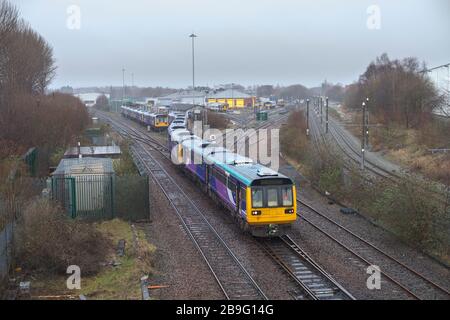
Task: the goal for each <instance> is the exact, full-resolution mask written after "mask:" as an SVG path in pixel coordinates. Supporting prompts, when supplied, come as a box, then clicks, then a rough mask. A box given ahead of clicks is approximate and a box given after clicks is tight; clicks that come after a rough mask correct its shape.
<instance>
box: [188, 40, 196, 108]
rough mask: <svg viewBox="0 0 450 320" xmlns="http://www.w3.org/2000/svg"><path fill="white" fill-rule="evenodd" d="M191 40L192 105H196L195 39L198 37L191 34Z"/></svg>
mask: <svg viewBox="0 0 450 320" xmlns="http://www.w3.org/2000/svg"><path fill="white" fill-rule="evenodd" d="M189 38H191V39H192V104H193V105H195V91H194V90H195V58H194V57H195V51H194V39H195V38H197V35H195V34H194V33H191V34H190V35H189Z"/></svg>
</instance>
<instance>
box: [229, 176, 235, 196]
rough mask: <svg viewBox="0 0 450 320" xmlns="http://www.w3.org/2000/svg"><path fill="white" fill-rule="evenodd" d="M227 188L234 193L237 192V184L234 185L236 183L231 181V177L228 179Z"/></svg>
mask: <svg viewBox="0 0 450 320" xmlns="http://www.w3.org/2000/svg"><path fill="white" fill-rule="evenodd" d="M227 182H228V183H227V187H228V189H230V190H231V191H234V192H236V184H235V183H234V181H232V180H231V179H230V177H228V178H227Z"/></svg>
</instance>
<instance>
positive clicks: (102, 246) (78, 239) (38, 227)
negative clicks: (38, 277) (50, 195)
mask: <svg viewBox="0 0 450 320" xmlns="http://www.w3.org/2000/svg"><path fill="white" fill-rule="evenodd" d="M16 241H17V242H16V245H17V246H16V258H17V261H18V263H20V264H21V265H22V266H23V267H25V268H28V269H32V270H36V271H40V272H44V273H55V272H56V273H65V272H66V269H67V267H68V266H70V265H78V266H79V267H80V268H81V272H82V273H83V274H92V273H96V272H97V271H98V269H99V264H100V263H101V262H103V261H104V260H105V259H106V256H107V254H108V251H109V250H108V249H109V242H108V241H107V239H106V238H104V237H103V236H102V234H101V233H100V232H99V231H97V230H96V229H95V228H94V226H93V225H91V224H88V223H84V222H80V221H78V220H70V219H69V218H67V217H66V216H65V214H64V212H63V211H62V210H61V209H60V208H59V207H58V206H56V205H54V204H52V203H50V202H49V201H48V200H46V199H41V198H39V199H37V200H33V201H31V202H30V203H29V204H28V205H27V206H26V207H25V209H24V211H23V215H22V216H21V218H20V220H19V221H18V229H17V238H16Z"/></svg>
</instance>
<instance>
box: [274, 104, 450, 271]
mask: <svg viewBox="0 0 450 320" xmlns="http://www.w3.org/2000/svg"><path fill="white" fill-rule="evenodd" d="M305 123H306V122H305V119H304V115H303V114H302V113H301V112H299V111H296V112H294V113H292V114H291V115H290V117H289V119H288V121H287V124H286V125H285V126H283V127H282V128H281V132H280V140H281V141H280V143H281V151H282V153H283V154H284V155H286V156H287V158H289V159H290V160H291V162H292V163H295V164H297V167H298V168H300V170H301V171H302V173H303V174H304V175H306V176H307V177H308V178H309V180H310V181H311V183H312V184H313V185H314V186H315V187H317V188H319V189H320V190H321V191H322V192H325V191H326V192H329V193H330V194H331V196H332V197H333V198H334V199H336V200H338V201H340V202H342V203H345V204H347V205H348V206H351V207H354V208H355V209H357V210H358V211H359V212H360V213H361V214H362V215H364V216H366V217H369V218H370V219H371V220H372V221H374V222H375V223H377V224H379V225H381V226H382V227H384V228H385V229H387V230H389V231H391V232H392V233H394V234H396V235H397V236H398V237H399V238H400V239H402V240H403V241H405V242H408V243H410V244H411V245H412V246H414V247H417V248H419V249H421V250H423V251H424V252H427V253H429V254H431V255H433V256H435V257H438V258H439V259H441V260H442V261H444V262H445V263H447V264H450V234H449V232H448V230H450V200H448V201H447V203H446V204H445V203H442V202H440V201H438V200H437V199H436V197H434V196H430V194H432V193H430V192H428V191H427V192H425V191H424V190H433V185H432V184H431V183H429V184H428V183H426V182H424V181H423V180H419V179H417V178H416V177H414V176H404V177H402V178H401V179H400V180H399V182H397V183H395V182H392V181H390V180H386V179H382V178H375V177H372V176H367V175H364V174H363V173H362V172H361V171H360V170H359V169H358V168H357V167H354V166H353V165H352V164H351V163H349V162H345V161H344V160H343V159H342V158H341V156H340V154H339V153H337V152H336V150H334V149H333V146H331V145H322V146H320V145H314V144H313V140H312V139H311V140H309V139H308V138H307V137H306V133H305V132H306V130H305ZM419 186H420V187H419ZM449 192H450V191H449ZM442 196H443V197H445V196H446V197H447V199H450V195H448V194H442Z"/></svg>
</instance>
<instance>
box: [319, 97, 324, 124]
mask: <svg viewBox="0 0 450 320" xmlns="http://www.w3.org/2000/svg"><path fill="white" fill-rule="evenodd" d="M319 104H320V123H321V124H322V123H323V110H322V108H323V99H322V96H321V97H320V100H319Z"/></svg>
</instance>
